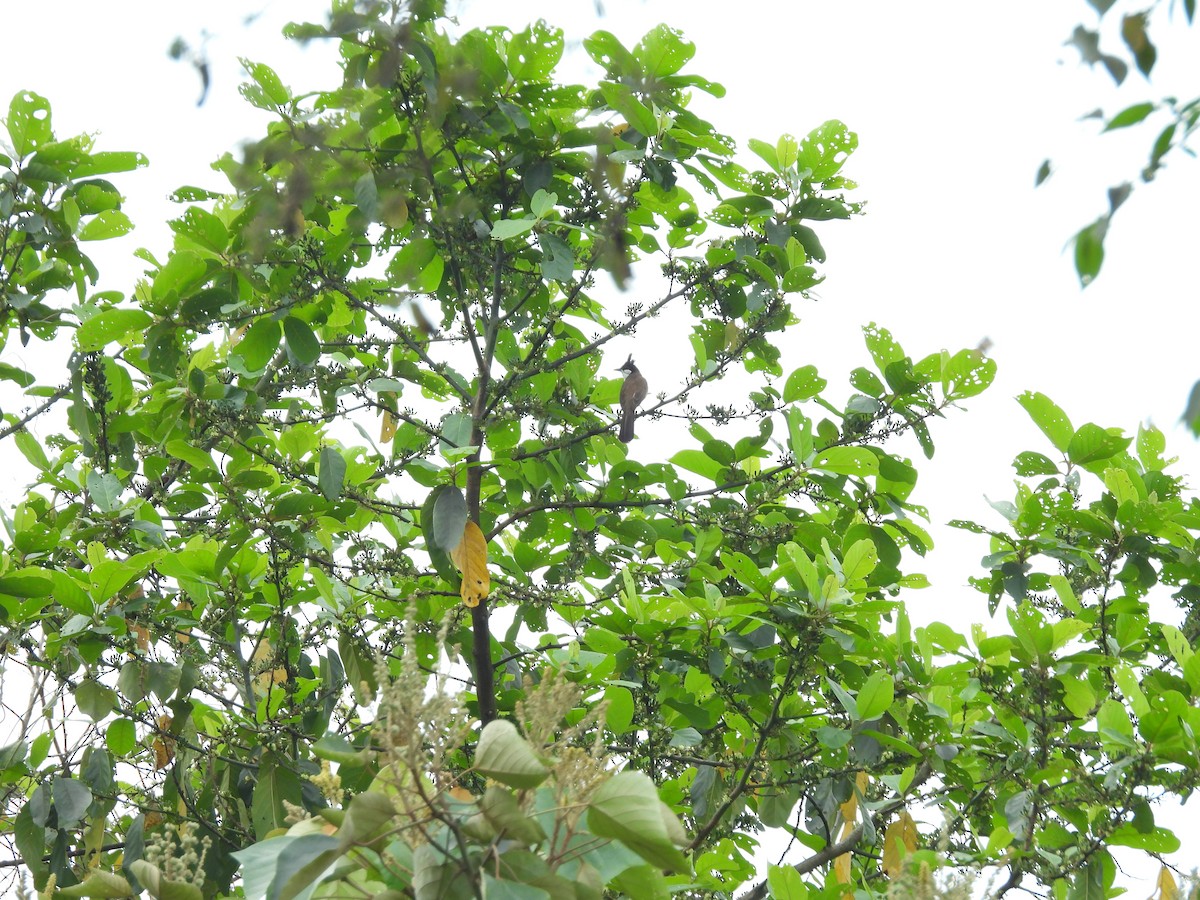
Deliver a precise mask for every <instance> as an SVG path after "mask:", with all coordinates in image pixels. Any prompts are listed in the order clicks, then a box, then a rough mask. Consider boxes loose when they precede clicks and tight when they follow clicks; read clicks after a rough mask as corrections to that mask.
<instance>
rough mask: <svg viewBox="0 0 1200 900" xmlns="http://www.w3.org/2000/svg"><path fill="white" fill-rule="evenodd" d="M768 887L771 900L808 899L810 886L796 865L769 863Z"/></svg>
mask: <svg viewBox="0 0 1200 900" xmlns="http://www.w3.org/2000/svg"><path fill="white" fill-rule="evenodd" d="M767 888H768V890H770V892H771V900H808V886H807V885H806V884H805V883H804V879H803V878H801V877H800V873H799V872H797V871H796V869H795V867H794V866H776V865H772V864H770V863H768V864H767Z"/></svg>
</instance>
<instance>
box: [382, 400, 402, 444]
mask: <svg viewBox="0 0 1200 900" xmlns="http://www.w3.org/2000/svg"><path fill="white" fill-rule="evenodd" d="M394 396H395V395H394V394H380V395H379V399H380V400H383V399H384V398H390V397H394ZM399 425H400V420H399V419H397V418H396V416H395V414H393V413H392V411H391V410H390V409H386V408H385V409H384V411H383V424H382V425H380V426H379V443H381V444H386V443H388V442H389V441H391V439H392V438H394V437H395V436H396V428H397V427H398V426H399Z"/></svg>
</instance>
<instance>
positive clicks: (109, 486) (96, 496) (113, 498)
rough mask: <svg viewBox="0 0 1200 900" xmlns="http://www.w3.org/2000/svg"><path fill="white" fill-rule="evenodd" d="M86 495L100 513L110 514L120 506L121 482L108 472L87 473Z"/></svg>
mask: <svg viewBox="0 0 1200 900" xmlns="http://www.w3.org/2000/svg"><path fill="white" fill-rule="evenodd" d="M87 489H88V495H89V496H90V497H91V498H92V502H93V503H95V504H96V506H97V507H98V508H99V509H100V510H101V511H102V512H112V511H113V510H114V509H116V508H117V506H118V505H119V504H120V499H121V491H122V490H123V488H122V485H121V480H120V479H119V478H117V476H116V475H112V474H109V473H108V472H104V473H100V472H94V471H93V472H88V474H87Z"/></svg>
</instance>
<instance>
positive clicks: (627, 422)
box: [617, 355, 646, 444]
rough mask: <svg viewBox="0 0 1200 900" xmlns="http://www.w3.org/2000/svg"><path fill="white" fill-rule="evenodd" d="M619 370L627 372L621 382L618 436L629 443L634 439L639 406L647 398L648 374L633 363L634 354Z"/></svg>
mask: <svg viewBox="0 0 1200 900" xmlns="http://www.w3.org/2000/svg"><path fill="white" fill-rule="evenodd" d="M618 371H621V372H624V373H625V381H624V382H623V383H622V384H621V431H620V433H619V434H618V435H617V437H619V438H620V439H621V440H622V441H624V442H625V443H627V444H628V443H629V442H630V441H632V440H633V420H634V417H635V416H636V415H637V408H638V407H639V406H640V405H641V403H642V401H643V400H645V399H646V376H645V375H643V374H642V373H641V372H639V371H638V367H637V366H635V365H634V364H633V356H632V355H631V356H630V357H629V359H627V360H625V365H623V366H621V368H620V369H619V370H618Z"/></svg>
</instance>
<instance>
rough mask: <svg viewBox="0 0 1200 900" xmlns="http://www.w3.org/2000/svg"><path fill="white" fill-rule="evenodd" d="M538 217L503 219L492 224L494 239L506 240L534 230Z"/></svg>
mask: <svg viewBox="0 0 1200 900" xmlns="http://www.w3.org/2000/svg"><path fill="white" fill-rule="evenodd" d="M536 224H537V219H501V220H500V221H499V222H496V223H495V224H493V225H492V240H493V241H504V240H508V239H509V238H514V237H516V236H517V235H521V234H525V233H526V232H527V231H532V230H533V226H534V225H536Z"/></svg>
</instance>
